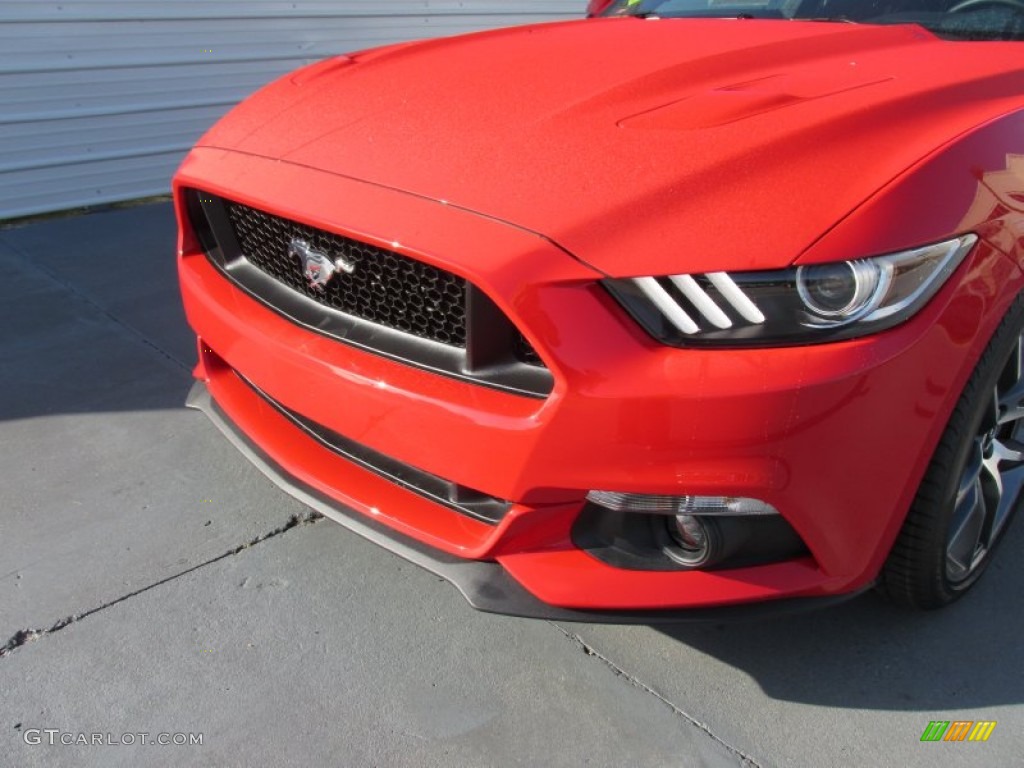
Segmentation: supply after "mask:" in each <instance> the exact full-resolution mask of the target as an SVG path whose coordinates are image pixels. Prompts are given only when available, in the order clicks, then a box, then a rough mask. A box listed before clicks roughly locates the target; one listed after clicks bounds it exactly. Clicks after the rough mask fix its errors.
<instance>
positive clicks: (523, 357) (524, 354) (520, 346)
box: [512, 331, 544, 366]
mask: <svg viewBox="0 0 1024 768" xmlns="http://www.w3.org/2000/svg"><path fill="white" fill-rule="evenodd" d="M512 354H513V355H515V358H516V360H518V361H519V362H521V363H526V364H527V365H536V366H543V365H544V361H543V360H541V359H540V355H538V354H537V350H535V349H534V348H533V346H532V345H531V344H530V342H528V341H527V340H526V337H525V336H523V334H521V333H519V332H518V331H517V332H516V335H515V338H514V339H513V341H512Z"/></svg>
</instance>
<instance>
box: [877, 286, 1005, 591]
mask: <svg viewBox="0 0 1024 768" xmlns="http://www.w3.org/2000/svg"><path fill="white" fill-rule="evenodd" d="M1022 332H1024V295H1022V296H1019V297H1018V298H1017V300H1016V301H1015V302H1014V303H1013V305H1012V306H1011V308H1010V310H1009V311H1008V312H1007V313H1006V316H1005V317H1004V318H1003V321H1002V323H1000V325H999V328H998V329H997V330H996V333H995V335H994V336H993V337H992V340H991V341H990V342H989V344H988V347H987V348H986V349H985V352H984V354H983V355H982V357H981V360H979V361H978V365H977V367H976V368H975V369H974V372H973V373H972V374H971V378H970V379H969V380H968V382H967V386H966V387H964V391H963V393H962V394H961V395H960V399H959V401H958V402H957V405H956V408H955V409H954V411H953V415H952V416H951V417H950V420H949V423H948V424H947V426H946V431H945V432H944V433H943V435H942V438H941V439H940V441H939V445H938V447H937V448H936V450H935V454H934V456H933V457H932V461H931V464H929V466H928V470H927V471H926V472H925V476H924V480H922V482H921V487H920V488H919V489H918V492H917V496H916V497H915V499H914V502H913V504H912V505H911V508H910V512H909V513H908V515H907V519H906V521H905V523H904V524H903V528H902V530H901V531H900V534H899V536H898V538H897V539H896V543H895V544H894V545H893V549H892V551H891V552H890V554H889V558H888V560H887V561H886V563H885V565H884V566H883V568H882V573H881V576H880V579H879V585H878V588H879V590H880V591H881V592H882V593H883V594H884V595H886V596H887V597H889V598H890V599H891V600H892V601H893V602H896V603H900V604H903V605H907V606H911V607H915V608H939V607H942V606H944V605H948V604H949V603H951V602H953V601H954V600H956V599H957V598H959V597H960V596H961V595H963V594H964V593H965V592H966V591H967V590H968V589H969V588H970V587H971V586H972V585H973V584H974V583H975V582H976V581H977V580H978V577H979V576H981V574H982V572H983V571H984V570H985V567H986V566H987V565H988V563H989V562H990V561H991V559H992V553H993V552H994V550H995V547H996V544H997V543H998V542H999V540H1000V539H1001V538H1002V536H1003V534H1004V533H1005V532H1006V529H1007V527H1008V525H1009V522H1010V520H1011V519H1012V518H1013V516H1014V513H1015V512H1016V511H1017V508H1018V507H1019V506H1020V504H1021V502H1022V490H1024V335H1022Z"/></svg>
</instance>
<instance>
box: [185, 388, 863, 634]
mask: <svg viewBox="0 0 1024 768" xmlns="http://www.w3.org/2000/svg"><path fill="white" fill-rule="evenodd" d="M186 405H187V406H188V407H189V408H195V409H196V410H198V411H202V412H203V413H205V414H206V415H207V416H208V417H209V418H210V420H211V421H212V422H213V423H214V425H215V426H216V427H217V428H218V429H219V430H220V431H221V432H222V433H223V434H224V436H225V437H227V438H228V440H230V441H231V443H232V444H233V445H234V446H235V447H236V448H238V450H239V451H240V452H241V453H242V454H243V455H244V456H245V457H246V458H247V459H248V460H249V461H250V462H252V464H253V465H254V466H255V467H256V468H257V469H259V470H260V471H261V472H262V473H263V474H264V475H266V476H267V477H268V478H269V479H270V480H271V481H273V482H274V484H275V485H277V487H278V488H280V489H281V490H283V491H285V492H286V493H288V494H290V495H291V496H294V497H295V498H296V499H298V500H299V501H301V502H302V503H303V504H305V505H306V506H308V507H310V508H311V509H315V510H316V511H317V512H319V513H320V514H322V515H324V516H325V517H328V518H330V519H331V520H333V521H335V522H337V523H340V524H341V525H343V526H345V527H346V528H347V529H349V530H350V531H352V532H353V533H357V534H359V535H360V536H362V537H363V538H365V539H368V540H369V541H372V542H373V543H374V544H377V545H378V546H381V547H383V548H385V549H387V550H389V551H390V552H393V553H394V554H396V555H398V556H399V557H402V558H404V559H405V560H408V561H409V562H411V563H413V564H415V565H418V566H419V567H420V568H423V569H425V570H427V571H429V572H430V573H433V574H434V575H435V576H439V577H441V578H442V579H444V580H446V581H448V582H449V583H451V584H452V585H454V586H455V587H456V589H458V590H459V592H460V593H461V594H462V596H463V597H465V598H466V600H467V601H468V602H469V604H470V605H472V606H473V607H474V608H476V609H477V610H480V611H488V612H490V613H499V614H504V615H508V616H522V617H525V618H531V619H547V620H549V621H585V622H592V623H603V624H621V623H628V624H633V623H641V622H650V623H659V622H683V621H685V622H691V621H692V622H698V621H731V620H743V621H748V620H755V619H760V618H765V617H768V616H771V617H778V616H783V615H789V614H793V613H798V612H802V611H806V610H812V609H817V608H824V607H827V606H830V605H835V604H837V603H842V602H845V601H846V600H848V599H850V598H852V597H855V596H856V595H857V594H859V592H852V593H848V594H841V595H835V596H829V597H809V598H793V599H780V600H770V601H764V602H761V603H755V604H753V605H739V606H722V607H715V608H691V609H688V610H684V611H664V610H648V611H640V610H633V611H630V610H615V611H601V610H589V611H584V610H573V609H571V608H559V607H557V606H554V605H549V604H548V603H544V602H542V601H540V600H538V599H537V598H536V597H534V596H533V595H531V594H530V593H529V592H527V591H526V590H525V589H524V588H523V587H522V586H521V585H520V584H519V583H518V582H516V581H515V580H514V579H513V578H511V577H510V576H509V575H508V572H507V571H506V570H505V569H504V568H502V567H501V565H499V564H498V563H497V562H493V561H485V560H466V559H463V558H459V557H455V556H453V555H447V554H445V553H443V552H440V551H438V550H435V549H431V548H429V547H426V546H424V545H423V544H421V543H419V542H418V541H416V540H415V539H411V538H408V537H405V536H402V535H401V534H399V533H397V532H396V531H394V530H392V529H390V528H388V527H387V526H384V525H381V524H379V523H377V522H375V521H374V520H373V519H372V518H368V517H366V516H365V515H362V514H360V513H359V512H357V511H356V510H354V509H352V508H350V507H346V506H345V505H343V504H341V503H339V502H338V501H337V500H335V499H333V498H331V497H330V496H327V495H326V494H324V493H321V492H320V491H318V490H316V488H313V487H312V486H310V485H307V484H305V483H303V482H302V481H300V480H298V479H297V478H295V477H293V476H292V475H290V474H288V472H286V471H285V470H284V469H283V468H282V467H281V466H280V465H279V464H278V463H277V462H275V461H274V460H273V459H272V458H271V457H270V456H269V455H268V454H267V453H266V452H265V451H264V450H263V449H262V448H260V447H259V446H258V445H257V444H256V443H254V442H253V441H252V440H251V439H249V437H247V436H246V435H245V434H244V433H243V432H241V431H240V430H239V429H238V427H237V426H235V424H233V423H232V422H231V420H230V419H228V417H227V416H226V415H225V414H224V411H223V410H221V408H220V406H218V405H217V403H216V402H215V401H214V399H213V398H212V397H211V396H210V391H209V389H208V388H207V386H206V384H205V383H203V382H201V381H197V382H195V384H193V385H192V389H191V391H190V392H189V394H188V398H187V400H186ZM865 588H866V587H865Z"/></svg>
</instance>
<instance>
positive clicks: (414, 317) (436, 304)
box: [225, 201, 532, 351]
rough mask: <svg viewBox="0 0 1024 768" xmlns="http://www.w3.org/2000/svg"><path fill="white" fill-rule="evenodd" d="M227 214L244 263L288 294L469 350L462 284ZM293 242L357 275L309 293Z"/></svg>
mask: <svg viewBox="0 0 1024 768" xmlns="http://www.w3.org/2000/svg"><path fill="white" fill-rule="evenodd" d="M225 206H226V208H227V212H228V218H229V220H230V221H231V226H232V228H233V229H234V232H235V237H236V238H237V239H238V243H239V245H240V246H241V250H242V253H243V254H244V255H245V257H246V259H248V260H249V261H250V262H251V263H252V264H254V265H255V266H257V267H259V268H260V269H261V270H263V271H264V272H266V273H267V274H269V275H271V276H272V277H274V278H275V279H277V280H279V281H280V282H282V283H284V284H285V285H287V286H289V287H290V288H293V289H295V290H296V291H299V292H300V293H303V294H305V295H306V296H308V297H309V298H311V299H313V300H315V301H317V302H319V303H321V304H324V305H326V306H328V307H331V308H333V309H336V310H339V311H341V312H345V313H346V314H349V315H353V316H354V317H358V318H362V319H363V320H367V321H369V322H371V323H376V324H378V325H383V326H385V327H387V328H394V329H395V330H398V331H404V332H406V333H410V334H412V335H414V336H417V337H419V338H422V339H429V340H431V341H437V342H440V343H442V344H447V345H449V346H453V347H465V346H466V301H465V294H466V282H465V281H464V280H463V279H462V278H461V277H457V276H456V275H453V274H451V273H450V272H445V271H444V270H441V269H437V268H436V267H432V266H430V265H429V264H424V263H423V262H420V261H416V260H414V259H410V258H408V257H406V256H402V255H400V254H398V253H395V252H394V251H389V250H386V249H383V248H377V247H375V246H372V245H368V244H367V243H361V242H359V241H358V240H351V239H349V238H347V237H341V236H340V235H335V234H332V233H330V232H325V231H323V230H320V229H315V228H313V227H310V226H306V225H304V224H299V223H297V222H294V221H289V220H287V219H282V218H279V217H277V216H273V215H271V214H269V213H264V212H263V211H258V210H256V209H254V208H249V207H248V206H244V205H240V204H238V203H233V202H230V201H225ZM294 238H300V239H302V240H305V241H306V242H307V243H309V245H310V247H311V248H313V249H314V250H316V251H317V252H319V253H322V254H323V255H325V256H327V257H328V258H329V259H331V260H332V261H333V260H335V259H337V258H339V257H341V258H343V259H345V261H347V262H349V263H350V264H352V265H353V266H354V267H355V269H354V270H353V271H352V273H351V274H342V275H340V276H339V277H338V278H336V279H334V280H331V281H330V282H329V283H328V284H327V286H326V287H325V289H324V290H322V291H321V290H318V289H316V288H312V287H310V285H309V283H308V282H307V280H306V278H305V277H304V276H303V266H302V263H301V259H299V258H298V257H297V256H295V255H289V244H290V243H291V241H292V240H293V239H294ZM531 351H532V350H531Z"/></svg>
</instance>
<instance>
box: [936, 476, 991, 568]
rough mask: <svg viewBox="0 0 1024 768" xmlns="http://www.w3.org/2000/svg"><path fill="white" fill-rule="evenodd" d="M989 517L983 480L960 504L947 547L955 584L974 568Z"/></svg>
mask: <svg viewBox="0 0 1024 768" xmlns="http://www.w3.org/2000/svg"><path fill="white" fill-rule="evenodd" d="M987 518H988V510H987V505H986V503H985V495H984V494H983V493H982V490H981V480H980V478H977V479H975V481H974V483H972V485H971V487H970V489H969V490H968V492H967V493H965V494H964V495H963V497H962V498H961V499H960V500H959V501H958V502H957V505H956V508H955V510H954V512H953V524H952V526H951V529H950V532H949V539H948V544H947V546H946V574H947V576H948V577H949V578H950V579H951V580H952V581H960V580H962V579H964V578H965V577H966V576H967V575H968V574H969V573H970V572H971V568H972V567H973V565H974V560H975V556H976V554H977V552H978V549H979V546H980V544H981V537H982V534H983V532H984V530H985V524H986V520H987Z"/></svg>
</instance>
